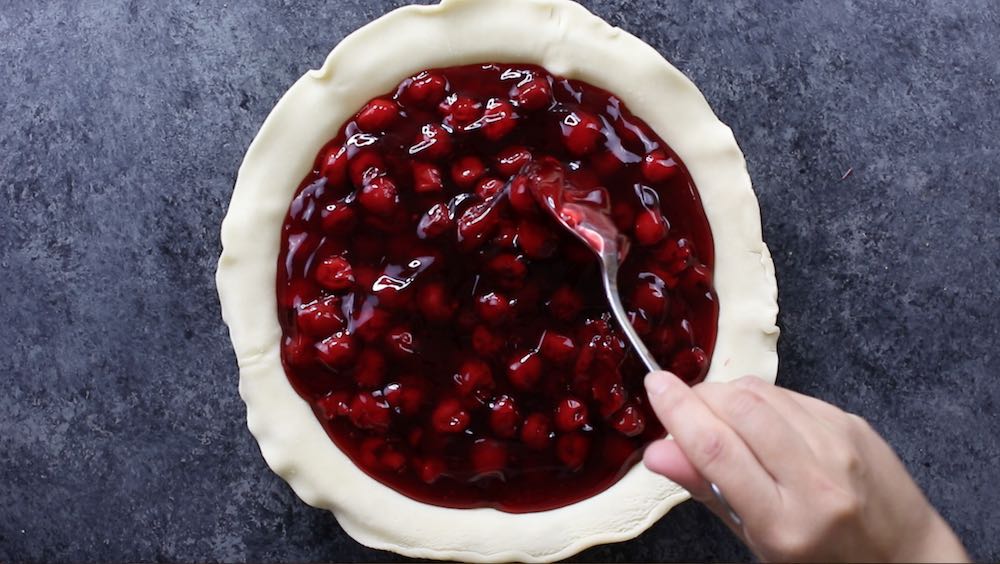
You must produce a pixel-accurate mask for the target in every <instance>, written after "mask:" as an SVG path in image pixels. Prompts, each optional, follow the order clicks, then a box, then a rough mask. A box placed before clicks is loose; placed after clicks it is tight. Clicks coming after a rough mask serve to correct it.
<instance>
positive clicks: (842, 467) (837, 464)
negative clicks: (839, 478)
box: [830, 446, 862, 476]
mask: <svg viewBox="0 0 1000 564" xmlns="http://www.w3.org/2000/svg"><path fill="white" fill-rule="evenodd" d="M830 456H831V458H832V459H833V467H834V468H835V469H837V470H838V471H840V472H842V473H844V474H846V475H848V476H854V475H857V474H860V473H861V470H862V461H861V455H860V454H859V453H858V451H857V450H856V449H855V448H854V447H853V446H846V447H841V448H835V449H832V450H831V451H830Z"/></svg>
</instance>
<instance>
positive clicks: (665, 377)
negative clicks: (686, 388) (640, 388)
mask: <svg viewBox="0 0 1000 564" xmlns="http://www.w3.org/2000/svg"><path fill="white" fill-rule="evenodd" d="M671 378H672V376H671V375H670V374H668V373H666V372H650V373H649V374H647V375H646V380H645V383H646V393H647V394H649V395H651V396H658V395H660V394H662V393H663V392H665V391H667V388H669V387H670V384H671V381H670V379H671Z"/></svg>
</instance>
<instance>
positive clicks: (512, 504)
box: [217, 0, 777, 561]
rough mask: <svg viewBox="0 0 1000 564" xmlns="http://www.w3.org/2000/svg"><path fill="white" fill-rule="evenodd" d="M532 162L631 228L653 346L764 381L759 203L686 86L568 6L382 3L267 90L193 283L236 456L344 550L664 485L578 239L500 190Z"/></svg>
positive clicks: (505, 532)
mask: <svg viewBox="0 0 1000 564" xmlns="http://www.w3.org/2000/svg"><path fill="white" fill-rule="evenodd" d="M542 154H546V155H553V156H554V157H556V158H557V159H558V160H560V161H562V162H565V163H566V169H565V174H566V175H567V177H571V178H572V179H573V182H575V183H577V184H578V185H584V186H587V187H588V190H591V191H590V192H588V193H590V194H594V198H595V199H596V200H601V201H602V202H603V204H602V205H604V204H606V208H607V210H608V213H609V215H610V216H611V217H612V218H613V219H614V221H615V224H616V225H617V226H618V227H619V228H620V229H621V230H622V232H623V233H627V234H628V236H629V237H631V240H632V241H633V249H634V250H633V251H632V252H631V254H630V255H629V256H628V257H627V258H626V259H625V262H624V263H623V269H622V275H621V277H620V280H622V281H623V288H628V296H627V297H626V300H625V301H626V304H627V305H628V306H629V307H630V309H631V310H632V311H633V313H634V316H633V318H632V319H633V324H634V325H635V326H636V327H637V329H638V328H639V326H640V325H642V326H643V327H644V329H643V331H642V333H644V335H645V337H644V339H647V344H649V343H650V342H652V343H653V345H652V346H651V348H653V349H654V351H655V352H657V353H658V355H659V358H660V361H661V363H663V364H664V365H665V366H669V367H670V368H671V369H672V370H674V371H675V372H677V373H679V374H680V375H681V376H682V377H685V378H686V379H687V380H689V381H691V382H692V383H693V382H696V381H699V380H701V379H702V378H704V379H707V380H711V381H725V380H729V379H733V378H736V377H739V376H742V375H744V374H755V375H758V376H760V377H762V378H765V379H768V380H771V381H773V380H774V377H775V373H776V369H777V355H776V353H775V344H776V340H777V328H776V326H775V316H776V313H777V304H776V284H775V280H774V272H773V266H772V263H771V260H770V256H769V254H768V250H767V247H766V246H765V245H764V243H763V242H762V236H761V226H760V215H759V210H758V207H757V202H756V199H755V197H754V195H753V192H752V190H751V187H750V180H749V176H748V175H747V172H746V167H745V164H744V161H743V157H742V154H741V152H740V150H739V148H738V146H737V145H736V142H735V140H734V138H733V136H732V133H731V131H730V130H729V129H728V128H727V127H726V126H725V125H723V124H722V123H721V122H719V120H718V119H717V118H716V117H715V116H714V114H713V113H712V111H711V110H710V108H709V107H708V105H707V103H706V102H705V100H704V98H703V97H702V96H701V94H700V93H699V92H698V91H697V89H696V88H695V87H694V85H693V84H691V83H690V82H689V81H688V80H687V79H686V78H685V77H684V76H683V75H681V74H680V72H679V71H677V70H676V69H675V68H673V67H672V66H671V65H670V64H669V63H667V62H666V61H665V60H664V59H663V58H662V57H660V56H659V55H658V54H657V53H656V52H655V51H654V50H653V49H652V48H650V47H649V46H648V45H646V44H644V43H643V42H641V41H640V40H639V39H637V38H635V37H633V36H631V35H629V34H627V33H625V32H624V31H622V30H620V29H616V28H612V27H611V26H609V25H608V24H607V23H605V22H603V21H602V20H600V19H598V18H596V17H595V16H593V15H592V14H590V13H589V12H587V11H586V10H585V9H583V8H582V7H580V6H579V5H577V4H574V3H572V2H569V1H566V0H516V1H511V0H445V1H444V2H442V3H441V4H438V5H434V6H410V7H406V8H401V9H399V10H396V11H394V12H392V13H390V14H388V15H386V16H383V17H382V18H380V19H378V20H376V21H374V22H372V23H371V24H369V25H367V26H365V27H364V28H362V29H360V30H358V31H357V32H355V33H353V34H352V35H350V36H349V37H348V38H346V39H345V40H344V41H343V42H341V43H340V45H338V46H337V47H336V48H335V49H334V51H333V52H332V53H331V54H330V56H329V57H328V59H327V61H326V62H325V64H324V65H323V66H322V68H320V69H319V70H317V71H310V72H309V73H307V74H306V75H305V76H304V77H303V78H302V79H300V80H299V81H298V82H297V83H296V84H295V85H294V86H293V87H292V88H291V89H290V90H289V91H288V92H287V93H286V94H285V96H284V97H283V98H282V100H281V101H280V102H279V103H278V104H277V106H276V107H275V108H274V110H273V111H272V113H271V115H270V116H269V117H268V119H267V120H266V122H265V123H264V125H263V127H262V128H261V130H260V132H259V133H258V135H257V137H256V139H255V140H254V142H253V143H252V145H251V147H250V148H249V150H248V152H247V155H246V158H245V160H244V163H243V165H242V167H241V168H240V172H239V177H238V179H237V183H236V188H235V191H234V195H233V199H232V202H231V204H230V208H229V213H228V215H227V217H226V219H225V221H224V223H223V231H222V240H223V248H224V250H223V254H222V257H221V258H220V262H219V270H218V275H217V276H218V287H219V293H220V297H221V300H222V308H223V316H224V318H225V320H226V322H227V324H228V325H229V328H230V335H231V337H232V340H233V345H234V348H235V351H236V355H237V359H238V362H239V367H240V393H241V395H242V397H243V399H244V400H245V402H246V404H247V419H248V425H249V428H250V430H251V432H252V433H253V434H254V436H255V437H256V439H257V441H258V443H259V444H260V448H261V453H262V454H263V456H264V458H265V460H266V461H267V463H268V464H269V466H270V467H271V468H272V469H273V470H274V471H275V472H277V473H278V474H279V475H281V476H282V477H283V478H284V479H285V480H287V481H288V483H289V484H290V485H291V486H292V488H293V489H294V490H295V492H296V493H297V494H298V495H299V497H301V498H302V499H303V500H304V501H306V502H307V503H309V504H310V505H313V506H316V507H322V508H326V509H329V510H331V511H333V512H334V513H335V514H336V516H337V519H338V521H339V522H340V524H341V525H342V526H343V528H344V529H345V531H347V532H348V533H349V534H350V535H351V536H352V537H354V538H355V539H357V540H358V541H359V542H362V543H363V544H366V545H368V546H372V547H376V548H382V549H388V550H393V551H396V552H399V553H401V554H405V555H409V556H413V557H418V558H440V559H457V560H468V561H505V560H521V561H552V560H557V559H560V558H564V557H566V556H569V555H572V554H574V553H576V552H578V551H580V550H582V549H584V548H586V547H588V546H592V545H594V544H598V543H606V542H615V541H620V540H625V539H628V538H632V537H634V536H636V535H638V534H639V533H640V532H642V531H643V530H645V529H646V528H647V527H648V526H649V525H651V524H652V523H653V522H655V521H656V520H657V519H658V518H659V517H661V516H662V515H663V514H665V513H666V512H667V511H668V510H669V509H670V508H671V507H672V506H674V505H676V504H677V503H679V502H681V501H683V500H684V499H686V498H687V497H688V496H687V493H686V492H684V491H683V490H681V489H680V488H679V487H678V486H676V485H675V484H673V483H671V482H669V481H668V480H666V479H664V478H662V477H660V476H656V475H654V474H652V473H651V472H649V471H648V470H646V469H645V468H644V467H643V466H642V465H641V464H636V461H637V459H638V456H639V455H640V454H641V448H642V446H644V445H645V444H647V443H648V442H649V441H650V440H653V439H655V438H656V437H658V436H662V434H663V430H662V428H660V427H658V424H657V423H656V421H655V419H653V418H652V417H651V416H650V412H649V409H648V406H647V405H645V398H644V395H643V392H642V389H641V371H640V370H639V369H638V368H637V367H636V366H635V365H634V364H630V363H631V362H632V361H631V360H630V358H629V356H628V352H627V351H626V350H625V347H624V345H623V342H622V341H621V339H620V337H618V336H617V334H616V332H615V329H614V327H613V323H612V322H611V321H610V319H609V318H608V317H607V316H606V315H604V314H603V311H602V306H601V304H600V303H594V302H593V301H592V300H591V297H592V296H593V295H594V294H595V292H594V288H595V286H594V285H593V278H594V277H593V276H592V274H593V272H594V270H593V269H594V268H595V265H593V264H592V263H591V261H592V256H590V255H588V251H587V250H586V249H585V248H581V247H580V244H579V243H577V245H576V246H575V247H574V245H573V244H572V243H571V242H569V241H567V240H565V239H564V238H562V237H561V235H559V234H558V232H556V231H555V228H553V227H551V226H549V225H546V224H545V221H544V218H543V217H542V216H540V215H538V214H537V213H536V212H535V211H533V209H534V208H533V206H534V205H535V203H536V202H533V201H532V199H531V197H530V196H528V195H526V194H527V192H525V189H524V187H523V186H522V184H523V182H522V184H519V181H520V180H521V179H523V178H525V176H524V173H523V170H525V168H524V167H523V166H522V165H523V164H524V163H526V162H530V161H531V160H532V159H540V158H541V156H542ZM601 184H606V185H607V188H605V187H603V186H600V185H601ZM630 202H631V203H630ZM653 263H655V264H657V265H659V266H655V267H654V266H646V265H649V264H653ZM630 264H632V265H636V266H634V268H630V267H629V265H630ZM640 265H641V266H640ZM414 281H416V282H414ZM597 296H598V297H599V294H597ZM605 309H606V308H605ZM583 358H587V359H589V360H587V361H586V362H584V361H583V360H581V359H583ZM609 358H610V359H611V360H608V359H609ZM609 375H615V378H611V377H610V376H609ZM609 378H610V379H609Z"/></svg>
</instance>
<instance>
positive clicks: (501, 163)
mask: <svg viewBox="0 0 1000 564" xmlns="http://www.w3.org/2000/svg"><path fill="white" fill-rule="evenodd" d="M529 162H531V151H529V150H528V149H527V147H522V146H519V145H514V146H511V147H507V148H506V149H504V150H502V151H500V152H499V153H497V157H496V170H497V172H499V173H500V174H502V175H504V176H514V175H515V174H517V173H518V172H520V171H521V169H522V168H524V165H526V164H528V163H529Z"/></svg>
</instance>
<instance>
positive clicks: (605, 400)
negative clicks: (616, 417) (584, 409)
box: [590, 372, 628, 417]
mask: <svg viewBox="0 0 1000 564" xmlns="http://www.w3.org/2000/svg"><path fill="white" fill-rule="evenodd" d="M590 393H591V397H592V398H594V401H595V402H597V406H598V411H599V412H600V414H601V417H610V416H611V414H613V413H614V412H616V411H618V410H619V409H621V408H622V406H624V405H625V402H626V401H628V392H627V391H626V390H625V386H624V385H623V384H622V381H621V378H620V376H618V375H617V374H612V373H609V372H606V373H603V374H600V375H598V376H597V377H596V378H594V382H593V384H591V388H590Z"/></svg>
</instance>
